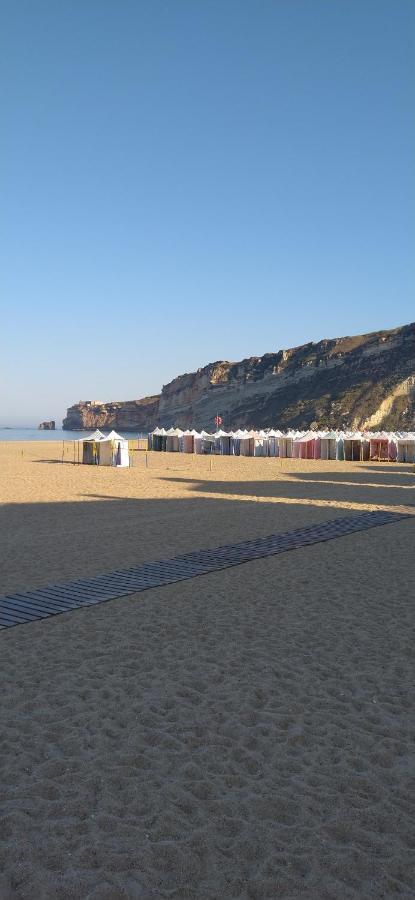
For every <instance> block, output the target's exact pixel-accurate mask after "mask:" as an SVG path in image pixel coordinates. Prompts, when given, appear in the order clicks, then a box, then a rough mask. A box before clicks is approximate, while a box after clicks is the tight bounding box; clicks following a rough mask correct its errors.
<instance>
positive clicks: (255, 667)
mask: <svg viewBox="0 0 415 900" xmlns="http://www.w3.org/2000/svg"><path fill="white" fill-rule="evenodd" d="M133 457H134V465H133V467H132V468H131V469H125V470H114V469H109V468H108V469H105V468H100V467H89V466H77V465H74V464H73V447H72V446H71V445H70V444H68V445H67V446H66V448H65V450H64V452H63V448H62V444H58V443H54V442H50V443H49V442H47V443H42V444H39V443H25V444H11V443H10V444H7V443H3V444H0V499H1V503H2V505H1V507H0V516H1V545H2V546H1V558H2V566H1V582H0V594H4V593H6V592H11V591H17V590H26V589H30V588H34V587H40V586H42V585H48V584H52V583H56V582H58V581H65V580H67V579H70V578H76V577H79V576H86V575H94V574H99V573H102V572H111V571H112V570H115V569H118V568H126V567H128V566H132V565H134V564H136V563H138V562H141V561H142V562H146V561H150V560H157V559H166V558H169V557H172V556H174V555H176V554H179V553H184V552H186V551H190V550H194V549H199V548H205V547H216V546H218V545H220V544H223V543H233V542H237V541H242V540H247V539H250V538H253V537H257V536H263V535H268V534H271V533H275V532H284V531H287V530H291V529H295V528H300V527H301V526H303V525H307V524H312V523H317V522H322V521H325V520H328V519H331V518H336V517H339V516H343V515H350V512H351V511H353V513H355V512H359V511H362V512H363V511H365V510H372V509H373V510H374V509H388V510H407V511H409V512H411V513H414V518H408V519H405V520H403V521H401V522H399V523H397V524H393V525H389V526H383V527H380V528H373V529H371V530H370V531H367V532H362V533H360V534H354V535H349V536H347V537H343V538H339V539H337V540H332V541H329V542H327V543H324V544H316V545H314V546H312V547H304V548H302V549H300V550H296V551H292V552H289V553H285V554H282V555H280V556H278V557H271V558H268V559H263V560H257V561H255V562H250V563H247V564H245V565H242V566H239V567H235V568H232V569H229V570H226V571H225V572H218V573H213V574H210V575H207V576H203V577H202V578H196V579H193V580H189V581H187V582H183V583H181V584H176V585H170V586H167V587H163V588H159V589H153V590H151V591H148V592H146V593H142V594H139V595H133V596H131V597H129V598H123V599H119V600H115V601H111V602H108V603H106V604H102V605H101V606H99V607H94V608H89V609H84V610H79V611H75V612H72V613H65V614H63V615H61V616H57V617H55V618H50V619H47V620H44V621H41V622H34V623H32V624H30V625H23V626H18V627H16V628H13V629H5V630H4V631H2V632H0V660H1V663H0V672H1V684H2V689H1V691H0V718H1V729H0V777H1V784H2V790H1V796H0V898H1V900H9V898H22V900H49V898H53V900H55V898H56V900H61V898H64V900H66V898H91V900H92V898H94V900H95V898H102V900H104V898H105V900H110V898H111V900H118V898H119V900H123V898H134V900H135V898H145V900H147V898H148V900H152V898H164V897H168V898H199V897H200V898H205V897H206V898H209V900H218V898H235V900H236V898H241V900H242V898H249V900H250V898H254V900H256V898H258V900H259V898H275V897H283V898H297V897H304V898H316V900H320V898H336V900H337V898H339V900H340V898H342V900H343V898H346V900H347V898H356V900H357V898H366V897H370V898H380V897H383V898H389V897H395V896H396V897H404V898H406V897H407V898H409V897H413V896H414V895H415V877H414V871H415V813H414V776H415V765H414V753H413V742H414V737H415V716H414V711H413V707H414V704H413V697H414V687H415V678H414V584H415V553H414V545H415V470H414V467H413V466H405V465H394V464H376V463H375V464H369V463H336V462H323V461H317V462H306V461H299V460H282V461H281V460H278V459H248V458H246V459H243V458H219V457H215V458H213V460H212V462H211V461H210V459H209V458H204V457H191V456H188V457H187V456H184V455H179V454H149V455H148V457H147V465H146V454H144V453H139V452H135V453H134V454H133ZM62 459H63V463H62Z"/></svg>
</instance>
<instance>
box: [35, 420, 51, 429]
mask: <svg viewBox="0 0 415 900" xmlns="http://www.w3.org/2000/svg"><path fill="white" fill-rule="evenodd" d="M38 428H39V430H40V431H55V422H54V421H53V419H51V421H50V422H41V423H40V425H38Z"/></svg>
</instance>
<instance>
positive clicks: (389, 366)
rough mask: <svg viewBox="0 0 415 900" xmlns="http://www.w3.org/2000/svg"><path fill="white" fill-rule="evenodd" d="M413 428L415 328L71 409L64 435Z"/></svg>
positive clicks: (222, 368)
mask: <svg viewBox="0 0 415 900" xmlns="http://www.w3.org/2000/svg"><path fill="white" fill-rule="evenodd" d="M217 413H219V414H220V415H221V416H222V419H223V427H224V428H238V427H244V426H252V427H269V426H274V427H280V428H289V427H297V428H308V427H310V426H314V427H318V426H320V427H323V426H331V427H333V428H337V427H342V426H344V427H350V428H376V429H381V428H390V429H393V428H398V427H399V428H408V429H409V428H414V427H415V323H413V324H411V325H405V326H403V327H402V328H395V329H392V330H390V331H380V332H374V333H372V334H366V335H358V336H355V337H345V338H337V339H336V338H335V339H333V340H323V341H319V343H317V344H314V343H310V344H304V345H303V346H301V347H294V348H292V349H291V350H279V351H278V352H277V353H266V354H265V355H264V356H260V357H251V358H249V359H244V360H242V361H241V362H237V363H232V362H223V361H222V362H216V363H211V364H209V365H208V366H205V367H204V368H203V369H198V371H197V372H193V373H192V374H190V375H180V376H179V377H178V378H175V379H174V380H173V381H171V382H170V384H167V385H165V386H164V387H163V389H162V392H161V394H160V395H158V396H156V397H146V398H144V399H143V400H131V401H125V402H121V401H120V402H116V403H97V402H96V401H85V402H80V403H77V404H75V406H72V407H71V408H70V409H68V414H67V417H66V419H65V420H64V422H63V427H64V428H67V429H93V428H115V429H119V430H120V431H122V430H124V431H146V430H148V429H151V428H153V427H155V426H156V425H164V426H165V427H167V428H168V427H170V426H171V425H175V426H178V427H181V428H187V427H189V426H190V427H196V428H206V429H209V430H212V429H213V428H214V418H215V416H216V414H217Z"/></svg>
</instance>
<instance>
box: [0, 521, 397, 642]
mask: <svg viewBox="0 0 415 900" xmlns="http://www.w3.org/2000/svg"><path fill="white" fill-rule="evenodd" d="M409 515H410V514H409V513H399V512H382V511H380V510H379V511H375V512H364V513H360V514H358V515H354V516H343V517H341V518H339V519H329V520H328V521H326V522H320V523H319V524H318V525H307V526H306V527H304V528H297V529H296V530H295V531H287V532H285V533H282V534H271V535H269V536H268V537H262V538H257V539H256V540H253V541H244V542H243V543H240V544H228V545H226V546H223V547H216V548H214V549H212V550H196V551H193V552H192V553H186V554H184V556H176V557H174V558H173V559H167V560H161V561H159V562H150V563H142V564H140V565H138V566H135V567H134V568H131V569H124V570H121V571H118V572H111V573H110V574H107V575H96V576H94V577H93V578H78V579H76V581H69V582H66V583H65V584H56V585H51V586H50V587H45V588H38V589H36V590H33V591H24V592H18V593H15V594H8V595H7V596H5V597H0V629H2V628H10V627H12V626H13V625H22V624H27V623H29V622H34V621H37V620H38V619H46V618H48V617H49V616H56V615H58V614H59V613H63V612H69V611H71V610H74V609H79V608H81V607H85V606H93V605H94V604H96V603H104V602H105V601H106V600H115V599H116V598H118V597H125V596H127V595H128V594H136V593H140V592H141V591H147V590H149V589H150V588H155V587H162V586H163V585H165V584H174V583H175V582H178V581H185V580H186V579H188V578H195V577H197V576H198V575H206V574H207V573H208V572H218V571H220V570H221V569H227V568H229V567H230V566H239V565H241V564H242V563H246V562H250V561H251V560H254V559H260V558H261V557H266V556H275V555H276V554H277V553H286V552H287V551H288V550H299V549H301V547H306V546H309V545H310V544H319V543H321V542H322V541H331V540H333V539H334V538H340V537H344V536H345V535H347V534H354V533H355V532H357V531H366V530H367V529H368V528H375V527H377V526H379V525H389V524H391V523H392V522H400V521H401V520H402V519H405V518H408V516H409Z"/></svg>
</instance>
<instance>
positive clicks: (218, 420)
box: [215, 415, 222, 425]
mask: <svg viewBox="0 0 415 900" xmlns="http://www.w3.org/2000/svg"><path fill="white" fill-rule="evenodd" d="M215 425H222V416H219V415H218V416H215Z"/></svg>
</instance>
